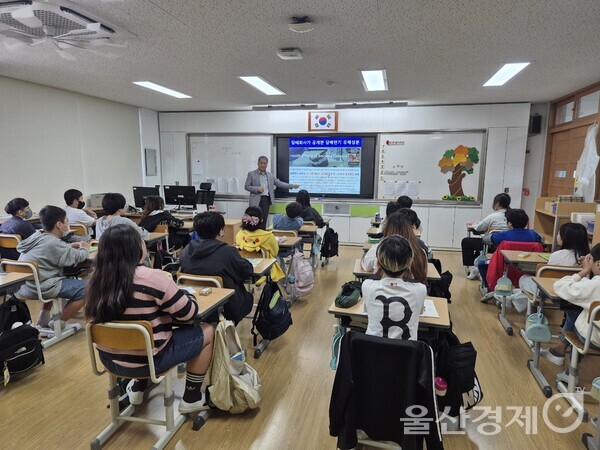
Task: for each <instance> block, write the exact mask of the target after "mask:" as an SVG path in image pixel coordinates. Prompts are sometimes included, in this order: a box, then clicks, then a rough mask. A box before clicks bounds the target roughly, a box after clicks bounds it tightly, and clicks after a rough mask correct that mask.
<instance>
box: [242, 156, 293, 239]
mask: <svg viewBox="0 0 600 450" xmlns="http://www.w3.org/2000/svg"><path fill="white" fill-rule="evenodd" d="M268 165H269V158H267V157H266V156H260V157H259V158H258V168H257V169H256V170H253V171H251V172H248V177H247V178H246V184H245V186H244V189H246V190H247V191H248V192H250V200H249V206H258V207H259V208H260V209H262V212H263V227H266V226H267V218H268V216H269V206H270V205H272V204H273V203H274V202H275V187H280V188H283V189H297V188H299V187H300V185H298V184H288V183H284V182H283V181H280V180H278V179H277V178H275V177H274V176H273V174H272V173H271V172H267V166H268Z"/></svg>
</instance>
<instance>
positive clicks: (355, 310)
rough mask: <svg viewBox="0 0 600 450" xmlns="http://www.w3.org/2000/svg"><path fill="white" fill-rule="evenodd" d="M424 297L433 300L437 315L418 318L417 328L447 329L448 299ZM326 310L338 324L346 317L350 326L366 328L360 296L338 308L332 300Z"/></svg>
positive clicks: (365, 315) (365, 316)
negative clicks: (356, 301) (354, 302)
mask: <svg viewBox="0 0 600 450" xmlns="http://www.w3.org/2000/svg"><path fill="white" fill-rule="evenodd" d="M425 299H426V300H432V301H433V303H434V305H435V309H436V310H437V313H438V315H439V317H421V318H420V319H419V328H420V329H427V330H433V331H434V332H435V331H436V330H437V329H449V328H450V311H449V310H448V300H446V299H445V298H442V297H425ZM327 312H328V313H329V314H333V316H334V317H335V318H336V319H338V322H339V324H340V325H343V324H342V321H343V320H344V318H347V319H349V320H350V326H351V327H352V326H353V327H356V328H360V329H364V330H366V328H367V323H368V322H367V313H366V312H365V311H364V306H363V300H362V298H361V299H360V300H359V301H358V303H357V304H356V305H354V306H352V307H351V308H338V307H337V306H335V302H334V303H332V304H331V306H330V307H329V309H328V310H327ZM347 319H346V320H347ZM342 330H344V331H345V327H344V326H342Z"/></svg>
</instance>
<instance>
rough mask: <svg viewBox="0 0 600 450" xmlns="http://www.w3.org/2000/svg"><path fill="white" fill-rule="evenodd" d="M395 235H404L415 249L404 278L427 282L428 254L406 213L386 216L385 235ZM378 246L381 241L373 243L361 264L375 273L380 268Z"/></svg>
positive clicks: (367, 270)
mask: <svg viewBox="0 0 600 450" xmlns="http://www.w3.org/2000/svg"><path fill="white" fill-rule="evenodd" d="M393 235H399V236H402V237H404V238H405V239H406V240H407V241H408V242H409V243H410V246H411V248H412V251H413V257H412V263H411V265H410V267H409V269H408V270H407V272H406V273H405V275H404V278H405V279H409V278H412V279H415V280H417V281H419V282H421V283H423V284H425V283H427V254H426V252H425V250H424V249H423V248H422V247H421V246H420V245H419V242H418V240H417V237H416V236H415V232H414V231H413V227H412V225H411V223H410V220H408V217H406V216H405V215H404V214H400V213H398V212H397V213H394V214H390V215H389V216H388V217H386V220H385V222H384V224H383V237H384V238H385V237H388V236H393ZM378 247H379V243H378V244H373V245H372V246H371V248H370V249H369V251H368V252H367V253H366V254H365V256H363V258H362V260H361V261H360V265H361V267H362V269H363V270H364V271H366V272H373V273H375V272H377V271H378V270H379V266H378V263H377V248H378Z"/></svg>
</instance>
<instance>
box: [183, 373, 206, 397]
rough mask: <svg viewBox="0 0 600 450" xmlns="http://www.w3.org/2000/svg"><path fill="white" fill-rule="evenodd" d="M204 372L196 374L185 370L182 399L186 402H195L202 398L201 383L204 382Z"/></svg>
mask: <svg viewBox="0 0 600 450" xmlns="http://www.w3.org/2000/svg"><path fill="white" fill-rule="evenodd" d="M204 375H205V374H202V375H200V374H197V373H191V372H186V374H185V391H184V393H183V401H184V402H186V403H196V402H197V401H200V399H201V398H202V391H201V388H202V383H204Z"/></svg>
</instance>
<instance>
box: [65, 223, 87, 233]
mask: <svg viewBox="0 0 600 450" xmlns="http://www.w3.org/2000/svg"><path fill="white" fill-rule="evenodd" d="M69 228H70V229H71V231H72V232H73V234H74V235H75V236H87V234H88V229H87V227H86V226H85V225H82V224H80V223H71V224H69Z"/></svg>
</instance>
